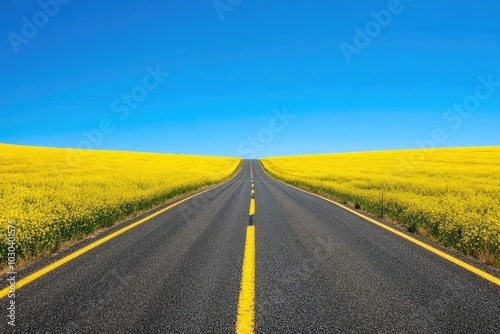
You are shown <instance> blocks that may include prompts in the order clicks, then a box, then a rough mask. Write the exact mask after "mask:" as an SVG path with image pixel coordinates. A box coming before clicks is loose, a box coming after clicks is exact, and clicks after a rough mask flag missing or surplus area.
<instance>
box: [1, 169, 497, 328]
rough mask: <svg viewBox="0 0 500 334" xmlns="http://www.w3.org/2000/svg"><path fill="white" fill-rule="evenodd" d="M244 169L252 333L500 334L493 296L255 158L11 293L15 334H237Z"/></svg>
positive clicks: (487, 286) (477, 280) (473, 279)
mask: <svg viewBox="0 0 500 334" xmlns="http://www.w3.org/2000/svg"><path fill="white" fill-rule="evenodd" d="M250 164H252V169H253V177H254V183H255V184H254V187H255V188H254V189H255V195H254V196H255V209H256V210H255V215H254V216H253V219H252V222H253V225H254V229H255V255H256V257H255V285H254V287H253V289H254V293H255V309H254V317H255V332H256V333H500V287H499V286H497V285H495V284H493V283H491V282H488V281H486V280H485V279H483V278H481V277H479V276H477V275H475V274H473V273H471V272H469V271H466V270H464V269H463V268H461V267H459V266H456V265H455V264H453V263H451V262H449V261H447V260H445V259H443V258H441V257H438V256H436V255H435V254H433V253H431V252H429V251H427V250H425V249H423V248H421V247H419V246H417V245H415V244H413V243H410V242H408V241H407V240H405V239H403V238H401V237H398V236H396V235H394V234H392V233H390V232H388V231H386V230H384V229H382V228H380V227H378V226H376V225H374V224H372V223H369V222H367V221H366V220H364V219H362V218H360V217H358V216H356V215H353V214H351V213H349V212H347V211H345V210H343V209H341V208H339V207H337V206H335V205H333V204H331V203H329V202H326V201H324V200H322V199H320V198H317V197H314V196H311V195H309V194H306V193H303V192H300V191H298V190H296V189H293V188H290V187H288V186H286V185H283V184H281V183H279V182H277V181H275V180H271V179H270V178H269V177H268V176H266V175H265V174H264V173H263V171H262V170H261V168H260V167H259V165H258V163H257V162H255V161H252V162H249V161H247V162H245V164H244V166H243V168H242V170H241V172H240V173H239V174H238V175H237V176H236V177H235V178H234V179H232V180H231V181H229V182H227V183H225V184H224V185H222V186H219V187H217V188H215V189H213V190H210V191H208V192H206V193H204V194H202V195H200V196H198V197H195V198H193V199H190V200H188V201H186V202H184V203H182V204H179V205H178V206H176V207H174V208H172V209H170V210H168V211H166V212H164V213H162V214H160V215H158V216H156V217H154V218H152V219H151V220H149V221H147V222H145V223H143V224H141V225H138V226H136V227H134V228H133V229H131V230H129V231H127V232H125V233H123V234H121V235H119V236H117V237H115V238H113V239H111V240H109V241H107V242H105V243H103V244H102V245H100V246H98V247H96V248H94V249H92V250H90V251H88V252H87V253H85V254H83V255H81V256H79V257H77V258H75V259H74V260H72V261H70V262H68V263H66V264H64V265H62V266H60V267H58V268H56V269H55V270H53V271H50V272H49V273H47V274H46V275H44V276H42V277H40V278H38V279H37V280H35V281H33V282H31V283H29V284H27V285H26V286H24V287H22V288H21V289H19V290H18V291H17V292H16V299H15V302H16V327H15V329H16V332H19V333H234V332H235V329H236V321H237V313H238V300H239V294H240V284H241V279H242V263H243V257H244V253H245V241H246V239H245V238H246V234H247V226H248V224H249V206H250V198H251V176H250ZM140 218H141V217H138V218H137V219H135V220H133V221H131V222H130V223H133V222H134V221H137V220H138V219H140ZM126 224H127V223H126ZM123 226H126V225H121V226H119V227H117V228H116V229H118V228H122V227H123ZM111 232H112V230H111V231H109V233H111ZM104 235H106V234H104ZM91 241H92V240H89V241H86V242H87V243H89V242H91ZM84 244H85V242H83V243H81V244H79V245H77V246H75V247H73V248H72V249H69V250H67V251H66V253H70V252H72V251H74V248H78V247H81V245H84ZM61 256H64V254H62V255H59V257H61ZM50 261H52V259H46V260H43V261H40V262H38V263H34V264H33V265H30V266H28V267H27V268H25V269H23V270H22V271H21V272H19V276H21V277H23V276H24V277H25V276H26V275H28V274H30V273H32V272H35V271H36V270H38V269H39V268H41V267H43V266H44V265H46V264H47V263H49V262H50ZM469 262H470V261H469ZM471 263H473V264H474V262H471ZM475 265H478V266H480V265H479V264H475ZM492 273H493V274H495V275H497V276H498V271H494V270H493V271H492ZM4 278H5V277H4ZM5 285H6V284H5V282H4V281H2V286H1V287H5ZM241 288H242V287H241ZM7 302H8V298H3V299H2V300H1V309H2V310H3V311H2V312H3V313H4V314H5V315H6V314H7V310H6V308H7ZM1 319H3V320H2V321H1V323H0V332H1V333H8V332H11V331H12V328H11V327H10V326H8V325H7V320H8V319H7V317H6V316H4V315H2V317H1Z"/></svg>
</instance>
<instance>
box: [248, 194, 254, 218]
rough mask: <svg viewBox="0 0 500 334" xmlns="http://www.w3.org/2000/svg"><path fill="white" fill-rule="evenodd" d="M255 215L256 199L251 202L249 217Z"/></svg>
mask: <svg viewBox="0 0 500 334" xmlns="http://www.w3.org/2000/svg"><path fill="white" fill-rule="evenodd" d="M254 214H255V199H253V198H252V199H251V200H250V210H249V212H248V215H250V216H253V215H254Z"/></svg>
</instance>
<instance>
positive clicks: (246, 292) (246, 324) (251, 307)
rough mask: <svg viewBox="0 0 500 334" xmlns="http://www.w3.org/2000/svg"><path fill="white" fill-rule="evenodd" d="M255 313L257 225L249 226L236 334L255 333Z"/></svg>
mask: <svg viewBox="0 0 500 334" xmlns="http://www.w3.org/2000/svg"><path fill="white" fill-rule="evenodd" d="M254 314H255V226H248V227H247V235H246V241H245V254H244V257H243V268H242V274H241V287H240V298H239V301H238V315H237V318H236V334H253V332H254Z"/></svg>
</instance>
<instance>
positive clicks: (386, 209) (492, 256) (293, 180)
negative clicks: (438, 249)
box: [259, 155, 500, 268]
mask: <svg viewBox="0 0 500 334" xmlns="http://www.w3.org/2000/svg"><path fill="white" fill-rule="evenodd" d="M325 156H328V155H325ZM330 156H334V155H330ZM429 156H430V155H429ZM316 158H317V159H318V161H320V160H321V159H325V157H319V156H317V157H316ZM347 158H348V159H349V163H348V164H346V165H347V166H349V169H352V170H354V172H353V173H352V174H349V173H350V172H351V171H350V170H349V171H347V173H346V174H343V172H344V169H343V168H344V165H343V164H342V162H341V161H335V163H333V162H332V161H328V164H327V165H328V166H329V167H328V169H327V170H326V171H324V170H322V169H321V168H323V167H322V166H324V163H325V161H324V160H322V161H320V162H321V163H314V162H313V163H311V164H310V165H307V164H305V165H304V163H305V161H309V160H308V159H310V157H307V156H302V157H288V158H286V160H282V158H279V157H278V158H271V159H269V160H268V161H267V166H266V163H263V161H259V162H260V164H261V166H262V168H263V169H264V170H265V171H266V173H267V174H268V175H270V176H271V177H273V178H275V179H277V180H280V181H283V182H285V183H287V184H290V185H293V186H296V187H298V188H301V189H304V190H306V191H310V192H313V193H316V194H318V195H321V196H324V197H327V198H329V199H332V200H334V201H337V202H339V203H342V204H345V205H348V206H350V207H352V208H353V209H357V210H361V211H364V212H368V213H370V214H373V215H374V216H377V217H380V218H383V219H384V220H385V221H388V222H390V223H396V224H398V225H399V226H402V227H403V228H405V229H406V230H408V231H409V232H412V233H417V234H419V235H421V236H423V237H425V238H427V239H429V240H432V241H434V242H437V243H439V244H441V245H443V246H445V247H448V248H451V249H455V250H457V251H459V252H461V253H463V254H465V255H468V256H472V257H474V258H476V259H478V260H479V261H481V262H483V263H485V264H488V265H492V266H494V267H497V268H500V247H499V246H498V245H499V244H500V240H499V239H500V234H499V230H500V229H499V225H500V222H499V221H498V220H496V218H495V217H496V216H495V211H494V210H495V207H494V203H495V199H493V202H491V201H490V202H489V204H487V203H485V202H482V201H479V202H478V201H474V198H473V197H472V196H468V195H469V193H467V192H466V195H464V196H463V197H464V198H467V200H468V201H470V204H469V203H468V202H466V204H469V205H468V206H467V207H464V205H463V204H461V203H463V201H462V202H460V201H459V200H457V202H450V200H449V198H452V200H453V199H454V198H453V197H458V198H460V196H457V195H456V194H455V193H453V194H452V195H450V194H447V195H446V197H444V198H437V197H438V195H441V193H438V190H439V189H438V186H439V180H438V179H437V177H436V176H433V177H432V178H431V179H430V180H431V184H429V185H428V186H427V185H426V184H425V182H421V181H422V180H419V182H420V183H421V184H424V185H425V187H429V188H430V190H427V189H426V191H428V192H429V194H424V195H423V196H420V197H418V196H415V198H417V199H418V200H414V197H413V196H407V198H404V199H403V200H402V197H404V196H402V195H405V193H404V192H402V191H401V189H403V188H406V189H405V192H406V194H408V193H410V195H412V194H411V193H412V192H413V191H415V192H418V191H419V190H420V189H415V186H414V185H409V184H406V183H407V182H408V181H407V180H405V179H404V178H400V179H401V180H398V182H399V183H398V184H397V188H396V190H395V191H393V193H391V192H390V191H391V189H388V190H385V192H382V191H384V190H382V191H380V189H384V184H383V183H382V182H380V184H377V182H376V181H377V180H376V179H380V175H376V177H374V178H373V179H370V177H371V175H369V173H370V171H371V170H370V167H371V166H368V168H367V167H366V166H362V167H361V168H360V170H362V171H363V172H362V173H359V170H357V169H356V165H355V163H354V164H353V163H352V161H351V160H352V158H353V155H351V156H347V155H346V159H347ZM355 158H357V159H358V160H360V161H362V162H363V164H365V163H366V161H365V158H364V157H363V159H361V158H360V157H359V156H358V157H355ZM370 159H373V155H372V156H370ZM263 160H266V159H263ZM354 160H356V159H354ZM318 161H316V162H318ZM285 162H286V163H285ZM375 164H380V161H377V162H376V163H375ZM423 165H424V166H425V164H423ZM269 166H271V167H272V168H269ZM332 166H335V167H334V168H335V169H336V173H338V174H340V176H335V175H333V174H335V173H333V174H330V173H331V172H329V170H331V168H332ZM383 167H385V166H383ZM473 168H474V171H473V172H477V169H478V168H477V167H475V166H474V167H473ZM310 170H313V171H314V173H316V174H314V175H309V176H308V177H303V175H304V174H305V173H306V171H307V173H309V171H310ZM319 171H321V173H320V172H319ZM384 172H385V171H384ZM418 173H419V171H417V172H416V173H415V175H412V176H413V177H419V176H420V175H419V174H418ZM432 173H434V174H436V173H438V171H437V170H436V169H433V171H432ZM358 175H360V176H358ZM335 177H337V179H336V180H332V179H334V178H335ZM458 179H460V178H459V177H458ZM337 180H338V181H337ZM412 180H413V179H412ZM424 181H425V180H424ZM460 182H465V181H460ZM450 183H451V182H448V184H446V185H445V186H446V187H447V188H444V192H445V193H446V191H447V190H446V189H453V190H456V189H455V188H460V187H456V186H455V188H453V187H454V185H453V184H450ZM346 185H347V186H346ZM488 186H489V185H488ZM482 187H483V186H482V185H479V184H478V185H477V186H476V188H478V189H481V188H482ZM491 187H494V185H491ZM468 188H470V187H468ZM385 189H387V188H385ZM493 189H494V188H493ZM487 190H489V189H487ZM456 191H461V189H459V190H456ZM467 191H469V192H470V191H471V189H467ZM472 191H477V192H478V193H480V190H474V189H472ZM381 194H382V196H384V197H382V196H380V195H381ZM466 196H468V197H466ZM421 198H423V199H424V200H427V203H426V202H424V201H423V200H422V199H421ZM461 199H462V198H460V200H461ZM405 200H406V201H405ZM412 201H413V202H412ZM408 203H409V204H410V205H409V204H408ZM419 203H422V206H419ZM429 203H430V204H431V206H430V208H429V205H428V204H429ZM449 203H451V204H450V205H449V206H446V204H449ZM457 203H458V204H460V206H459V207H456V208H455V207H453V205H455V206H456V205H457ZM491 203H493V206H492V204H491ZM426 205H428V206H426ZM474 205H475V207H477V208H478V209H474V208H475V207H474ZM434 206H438V207H439V208H438V209H437V210H436V209H435V207H434ZM468 207H472V208H473V209H468ZM482 207H485V208H488V209H484V212H483V211H482V209H481V208H482ZM476 210H481V211H480V213H479V214H478V213H477V212H478V211H476ZM446 211H453V214H451V215H447V214H448V213H447V212H446ZM443 212H444V214H443ZM486 214H490V215H492V216H489V217H488V216H486ZM463 216H465V218H464V219H463V220H461V221H455V220H453V217H459V219H462V217H463ZM483 217H486V218H483ZM480 219H481V220H480Z"/></svg>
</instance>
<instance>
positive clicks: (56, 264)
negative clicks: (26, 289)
mask: <svg viewBox="0 0 500 334" xmlns="http://www.w3.org/2000/svg"><path fill="white" fill-rule="evenodd" d="M240 171H241V169H240ZM240 171H238V172H237V173H236V174H235V175H234V176H233V177H232V178H231V179H229V180H227V181H226V182H223V183H221V184H219V185H216V186H214V187H212V188H209V189H206V190H204V191H202V192H199V193H197V194H194V195H191V196H189V197H186V198H184V199H183V200H180V201H179V202H176V203H174V204H172V205H169V206H168V207H166V208H164V209H161V210H159V211H157V212H155V213H153V214H151V215H149V216H147V217H145V218H143V219H141V220H139V221H137V222H135V223H133V224H130V225H128V226H127V227H124V228H122V229H120V230H118V231H116V232H113V233H111V234H110V235H107V236H105V237H104V238H102V239H99V240H97V241H95V242H93V243H91V244H90V245H87V246H85V247H83V248H82V249H79V250H77V251H76V252H74V253H71V254H69V255H67V256H65V257H63V258H62V259H60V260H58V261H56V262H54V263H52V264H51V265H48V266H47V267H45V268H42V269H40V270H38V271H36V272H34V273H33V274H31V275H29V276H27V277H25V278H23V279H21V280H19V281H18V282H16V285H15V287H16V291H17V290H19V289H20V288H21V287H23V286H25V285H26V284H29V283H31V282H33V281H34V280H36V279H38V278H40V277H42V276H43V275H45V274H47V273H49V272H51V271H52V270H54V269H56V268H58V267H60V266H62V265H63V264H65V263H67V262H69V261H71V260H73V259H75V258H77V257H79V256H80V255H82V254H85V253H87V252H88V251H90V250H92V249H94V248H96V247H97V246H99V245H102V244H103V243H105V242H106V241H109V240H111V239H113V238H115V237H117V236H119V235H120V234H123V233H125V232H127V231H128V230H131V229H133V228H134V227H136V226H138V225H140V224H142V223H144V222H146V221H148V220H150V219H151V218H154V217H156V216H158V215H160V214H162V213H164V212H165V211H167V210H170V209H172V208H174V207H176V206H178V205H179V204H182V203H184V202H186V201H188V200H190V199H192V198H193V197H196V196H199V195H201V194H204V193H206V192H208V191H210V190H213V189H215V188H217V187H220V186H222V185H223V184H225V183H227V182H229V181H231V180H233V179H234V178H235V177H236V176H237V175H238V174H239V172H240ZM9 291H10V287H6V288H4V289H2V290H0V299H2V298H4V297H5V296H7V295H8V294H9Z"/></svg>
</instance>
